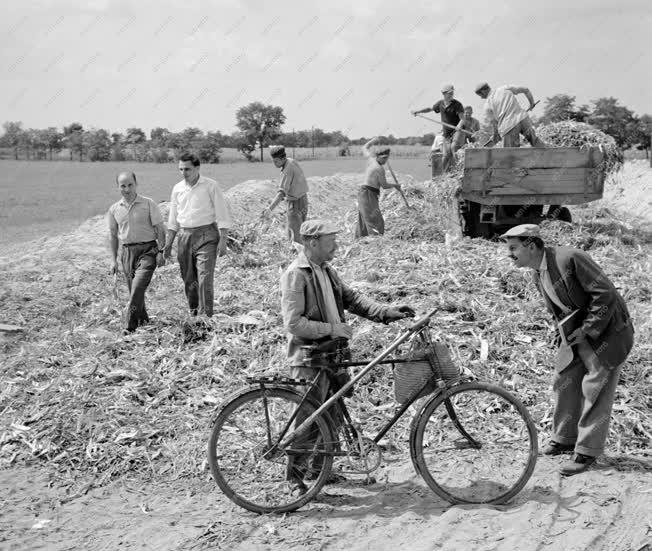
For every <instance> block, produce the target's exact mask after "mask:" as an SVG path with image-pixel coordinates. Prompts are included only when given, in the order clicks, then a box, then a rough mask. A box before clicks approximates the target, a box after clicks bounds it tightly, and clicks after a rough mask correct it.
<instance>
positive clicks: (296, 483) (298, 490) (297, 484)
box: [288, 478, 308, 497]
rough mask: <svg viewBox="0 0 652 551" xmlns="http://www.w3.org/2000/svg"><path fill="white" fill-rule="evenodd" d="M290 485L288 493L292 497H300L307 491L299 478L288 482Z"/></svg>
mask: <svg viewBox="0 0 652 551" xmlns="http://www.w3.org/2000/svg"><path fill="white" fill-rule="evenodd" d="M288 484H289V485H290V493H291V494H292V495H293V496H297V497H300V496H302V495H304V494H305V493H306V492H307V491H308V487H307V486H306V484H305V483H304V481H303V480H301V479H300V478H292V479H290V480H289V481H288Z"/></svg>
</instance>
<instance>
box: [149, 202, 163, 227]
mask: <svg viewBox="0 0 652 551" xmlns="http://www.w3.org/2000/svg"><path fill="white" fill-rule="evenodd" d="M149 221H150V222H151V223H152V226H158V225H159V224H162V223H163V215H162V214H161V209H160V208H158V205H157V204H156V203H155V202H154V201H152V200H151V199H150V200H149Z"/></svg>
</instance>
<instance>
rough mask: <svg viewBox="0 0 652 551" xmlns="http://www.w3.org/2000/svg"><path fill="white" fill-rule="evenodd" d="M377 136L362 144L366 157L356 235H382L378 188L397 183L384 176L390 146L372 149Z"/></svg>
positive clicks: (396, 186) (359, 190)
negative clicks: (392, 182)
mask: <svg viewBox="0 0 652 551" xmlns="http://www.w3.org/2000/svg"><path fill="white" fill-rule="evenodd" d="M377 141H378V137H375V138H372V139H371V140H369V141H368V142H367V143H366V144H364V145H363V146H362V153H363V154H364V156H365V157H366V158H367V159H368V161H367V170H366V171H365V175H364V184H362V185H361V186H360V188H359V189H358V223H357V224H356V228H355V236H356V237H365V236H367V235H383V234H384V233H385V219H384V218H383V213H382V212H380V205H379V200H380V190H381V188H382V189H391V188H396V189H400V188H401V186H400V185H399V184H390V183H388V182H387V178H386V177H385V167H384V165H385V164H386V163H387V160H388V159H389V153H390V148H389V147H385V146H377V147H374V148H373V149H372V146H373V144H375V143H376V142H377Z"/></svg>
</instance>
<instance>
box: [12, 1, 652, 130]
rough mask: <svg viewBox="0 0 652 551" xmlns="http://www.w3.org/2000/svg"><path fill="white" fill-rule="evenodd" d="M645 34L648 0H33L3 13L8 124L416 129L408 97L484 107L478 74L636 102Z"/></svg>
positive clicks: (537, 89) (651, 26)
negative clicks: (445, 98)
mask: <svg viewBox="0 0 652 551" xmlns="http://www.w3.org/2000/svg"><path fill="white" fill-rule="evenodd" d="M650 32H652V2H651V1H650V0H621V1H618V2H617V1H603V2H596V1H595V0H563V1H562V0H548V1H546V2H545V3H544V2H531V3H527V2H525V1H524V0H496V1H493V2H487V1H484V0H465V1H463V2H441V1H434V0H427V1H422V0H409V1H403V2H401V1H396V0H394V1H386V0H359V1H352V2H351V1H348V2H347V1H345V0H327V1H322V2H311V1H309V0H304V1H295V0H288V1H284V0H277V1H276V2H263V1H254V0H215V1H210V0H187V1H186V2H178V1H175V2H172V1H170V0H138V1H135V0H134V1H131V2H130V1H126V0H86V1H79V0H57V1H46V0H29V1H25V2H22V3H12V8H11V10H5V16H4V17H3V19H2V21H1V22H0V43H1V44H2V46H1V47H0V75H2V83H3V85H2V87H0V122H4V121H22V123H23V126H24V127H25V128H44V127H48V126H57V127H59V128H61V127H63V126H64V125H67V124H70V123H71V122H74V121H78V122H81V123H82V124H83V125H84V127H85V128H91V127H96V128H106V129H108V130H110V131H111V132H115V131H118V132H123V131H124V130H125V129H126V128H129V127H134V126H136V127H140V128H142V129H143V130H145V131H146V132H147V133H149V131H150V130H151V129H152V128H155V127H157V126H162V127H165V128H168V129H169V130H171V131H180V130H182V129H183V128H186V127H188V126H195V127H199V128H201V129H202V130H205V131H209V130H210V131H214V130H220V131H222V132H226V133H231V132H233V131H234V130H236V127H235V112H236V110H237V109H238V108H239V107H241V106H243V105H245V104H247V103H249V102H252V101H261V102H263V103H265V104H272V105H279V106H281V107H283V109H284V112H285V115H286V117H287V120H286V124H285V126H284V130H285V131H286V132H287V131H291V130H292V129H296V130H299V129H308V128H310V127H311V126H315V127H319V128H322V129H324V130H327V131H332V130H342V131H343V132H344V133H345V134H347V135H349V136H350V137H360V136H365V137H369V136H372V135H380V134H384V135H387V134H394V135H395V136H407V135H421V134H424V133H426V132H432V131H435V129H436V128H437V127H436V126H435V125H434V124H433V123H430V122H428V121H425V120H423V119H420V118H414V117H413V116H412V115H411V114H410V112H411V110H414V109H420V108H423V107H426V106H431V105H432V104H433V103H434V102H435V101H436V100H438V99H440V98H441V92H440V90H441V86H442V84H445V83H452V84H453V85H454V86H455V90H456V97H457V98H458V99H459V100H460V101H462V103H464V104H470V105H471V106H473V107H474V110H475V111H476V113H478V111H479V110H480V108H481V106H482V100H480V98H478V96H476V95H475V94H474V92H473V90H474V88H475V85H476V84H477V83H478V82H481V81H487V82H489V83H490V84H492V85H493V86H494V87H496V86H500V85H503V84H512V85H518V86H527V87H529V88H530V90H531V91H532V93H533V95H534V97H535V99H537V100H541V103H540V104H539V105H538V106H537V108H536V109H535V111H534V114H535V115H540V114H541V113H542V107H543V104H544V103H545V98H546V97H550V96H552V95H554V94H557V93H565V94H570V95H572V96H576V98H577V103H578V104H583V103H589V102H590V101H591V100H593V99H596V98H598V97H604V96H613V97H616V98H617V99H618V100H619V101H620V102H621V104H624V105H626V106H627V107H629V108H630V109H632V110H633V111H634V112H635V113H637V114H639V115H641V114H643V113H652V76H651V74H652V71H651V69H652V60H651V55H650V54H651V53H652V50H651V49H650V47H649V34H650ZM522 103H523V104H524V105H525V104H526V102H525V100H524V98H522Z"/></svg>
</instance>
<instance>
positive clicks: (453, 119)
mask: <svg viewBox="0 0 652 551" xmlns="http://www.w3.org/2000/svg"><path fill="white" fill-rule="evenodd" d="M441 93H442V95H443V96H444V97H443V99H440V100H439V101H437V102H436V103H435V104H434V105H433V106H432V107H425V108H423V109H418V110H416V111H412V114H413V115H414V116H415V117H416V116H417V115H418V114H420V113H429V112H430V111H434V112H435V113H441V122H443V123H445V124H447V125H450V126H444V127H443V135H444V145H443V148H442V151H443V160H442V165H443V170H444V172H447V171H448V170H451V169H452V168H453V167H454V166H455V158H454V154H455V149H454V148H453V138H454V136H455V132H456V130H455V128H451V127H457V125H458V124H459V123H460V120H461V119H462V117H463V116H464V106H463V105H462V104H461V103H460V102H459V101H457V100H456V99H454V97H453V96H454V95H455V88H453V85H452V84H444V85H443V86H442V87H441Z"/></svg>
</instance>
